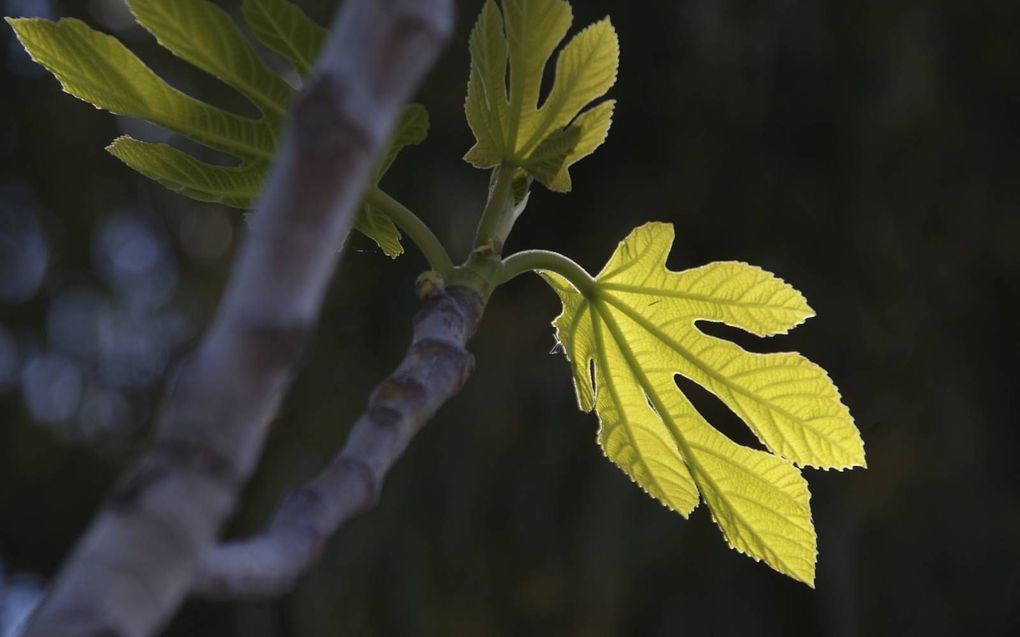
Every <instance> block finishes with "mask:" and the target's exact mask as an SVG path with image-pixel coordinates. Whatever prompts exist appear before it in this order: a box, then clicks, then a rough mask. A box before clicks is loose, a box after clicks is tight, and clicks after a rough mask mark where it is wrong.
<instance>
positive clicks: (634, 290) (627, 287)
mask: <svg viewBox="0 0 1020 637" xmlns="http://www.w3.org/2000/svg"><path fill="white" fill-rule="evenodd" d="M600 285H601V287H602V288H603V289H606V290H616V291H618V292H627V293H630V294H642V295H646V296H668V297H671V298H678V299H688V300H691V301H704V302H706V303H715V304H718V305H733V306H736V307H760V308H765V309H769V310H785V311H788V312H796V311H797V309H796V308H791V307H787V306H785V305H770V304H768V303H755V302H753V301H740V300H737V299H720V298H718V297H713V296H710V295H707V294H696V293H694V292H685V291H683V290H671V289H668V288H666V289H654V290H649V289H647V288H644V287H641V286H639V285H631V284H628V283H613V282H611V281H606V282H604V283H602V284H600Z"/></svg>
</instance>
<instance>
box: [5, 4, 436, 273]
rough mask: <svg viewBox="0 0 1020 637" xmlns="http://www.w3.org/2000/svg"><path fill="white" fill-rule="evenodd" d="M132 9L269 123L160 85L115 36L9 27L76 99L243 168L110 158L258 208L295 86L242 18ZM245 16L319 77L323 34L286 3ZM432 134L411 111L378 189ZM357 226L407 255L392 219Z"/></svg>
mask: <svg viewBox="0 0 1020 637" xmlns="http://www.w3.org/2000/svg"><path fill="white" fill-rule="evenodd" d="M128 5H129V7H130V8H131V11H132V12H133V13H134V15H135V18H136V20H137V21H138V22H139V24H141V25H142V26H144V27H145V28H146V29H147V30H148V31H149V32H151V33H152V34H153V35H154V36H155V37H156V39H157V40H158V41H159V43H160V44H161V45H162V46H164V47H165V48H166V49H168V50H170V51H171V52H172V53H174V54H175V55H177V56H178V57H180V58H181V59H182V60H185V61H187V62H189V63H191V64H192V65H194V66H196V67H197V68H199V69H202V70H203V71H206V72H207V73H209V74H211V75H213V76H214V77H216V78H218V79H220V80H222V81H223V82H224V83H225V84H227V85H228V86H230V87H232V88H233V89H235V90H237V91H238V92H239V93H241V94H242V95H244V96H245V97H247V98H248V99H250V100H251V101H252V102H253V103H254V104H255V105H256V106H257V107H258V108H259V110H260V111H261V112H262V114H263V117H262V118H260V119H251V118H248V117H244V116H241V115H238V114H236V113H231V112H229V111H225V110H223V109H220V108H216V107H214V106H211V105H209V104H206V103H204V102H202V101H199V100H197V99H194V98H192V97H190V96H188V95H185V94H184V93H182V92H180V91H178V90H177V89H175V88H173V87H171V86H170V85H168V84H167V83H166V82H164V81H163V80H162V79H160V78H159V76H157V75H156V74H155V73H154V72H153V71H152V70H150V69H149V68H148V67H147V66H146V65H145V64H144V63H143V62H142V61H141V60H139V59H138V57H137V56H135V55H134V54H133V53H132V52H131V51H129V50H128V49H127V48H126V47H125V46H124V45H123V44H121V43H120V42H119V41H118V40H117V39H116V38H114V37H112V36H109V35H105V34H103V33H99V32H98V31H94V30H93V29H91V28H89V27H88V26H87V25H85V23H83V22H81V21H79V20H74V19H63V20H60V21H59V22H50V21H47V20H40V19H10V18H8V20H7V21H8V22H9V23H10V24H11V26H12V27H13V28H14V31H15V33H16V34H17V37H18V39H19V40H20V41H21V43H22V45H24V47H25V49H26V50H27V51H28V53H29V54H30V55H31V56H32V59H34V60H35V61H36V62H38V63H39V64H41V65H43V66H44V67H46V68H47V69H48V70H49V71H50V72H52V73H53V75H54V76H56V78H57V79H58V80H59V81H60V83H61V85H62V86H63V88H64V90H65V91H67V92H68V93H70V94H72V95H74V96H76V97H78V98H80V99H82V100H85V101H86V102H89V103H91V104H93V105H94V106H96V107H98V108H102V109H105V110H108V111H110V112H112V113H116V114H118V115H124V116H129V117H137V118H139V119H144V120H147V121H149V122H152V123H153V124H157V125H159V126H162V127H164V128H167V129H169V130H171V131H173V132H175V133H178V134H180V135H182V136H184V137H187V138H189V139H191V140H193V141H195V142H198V143H199V144H202V145H204V146H207V147H209V148H211V149H213V150H216V151H220V152H222V153H226V154H227V155H230V156H231V157H233V158H235V159H236V160H237V165H236V166H214V165H212V164H209V163H206V162H203V161H200V160H198V159H196V158H194V157H192V156H190V155H188V154H186V153H184V152H182V151H180V150H178V149H176V148H174V147H172V146H169V145H167V144H152V143H149V142H144V141H140V140H136V139H132V138H129V137H121V138H118V139H117V140H115V141H114V142H113V143H112V144H110V146H108V147H107V150H109V151H110V153H111V154H113V155H114V156H115V157H117V158H118V159H120V160H121V161H123V162H124V163H125V164H127V165H128V166H130V167H131V168H133V169H135V170H137V171H138V172H140V173H142V174H143V175H145V176H147V177H149V178H151V179H153V180H155V181H157V182H159V183H160V184H162V185H163V186H165V187H167V188H169V189H171V190H174V191H176V192H178V193H180V194H182V195H185V196H187V197H191V198H193V199H198V200H200V201H210V202H216V203H222V204H226V205H229V206H234V207H238V208H250V207H252V206H253V205H254V204H255V201H256V199H257V198H258V195H259V192H260V191H261V189H262V185H263V183H264V180H265V177H266V174H267V168H268V162H269V161H270V160H271V158H272V157H273V154H274V152H275V150H276V144H277V141H278V140H277V137H278V132H279V126H280V123H281V121H282V118H283V115H284V114H285V113H286V112H287V108H288V107H289V105H290V101H291V99H293V96H294V92H295V91H294V89H293V88H292V87H291V86H290V85H289V84H287V83H286V82H284V81H283V80H282V79H281V78H279V77H278V76H277V75H275V74H274V73H272V72H271V71H270V70H269V69H268V68H266V66H265V65H264V64H263V63H262V61H261V60H260V59H259V58H258V56H257V55H256V54H255V52H254V50H253V49H252V47H251V45H250V44H249V43H248V41H247V40H246V39H245V38H244V36H243V35H242V33H241V32H240V30H239V29H238V27H237V25H235V24H234V22H233V20H231V18H230V17H229V16H228V15H227V14H226V13H225V12H224V11H223V10H222V9H220V8H219V7H217V6H216V5H215V4H213V3H211V2H209V1H208V0H173V1H172V2H168V1H166V0H128ZM241 9H242V12H243V14H244V17H245V20H246V21H247V22H248V25H249V27H250V28H251V30H252V32H253V33H254V34H255V36H256V37H257V38H258V39H259V40H260V41H261V42H262V43H263V44H265V45H266V46H267V47H268V48H270V49H271V50H273V51H275V52H276V53H278V54H280V55H281V56H283V57H284V58H286V59H287V60H289V61H290V62H291V63H292V64H293V65H294V66H295V68H296V69H297V70H298V71H299V72H300V73H302V74H306V73H308V71H309V70H310V69H311V67H312V63H313V62H314V60H315V56H316V54H317V52H318V50H319V48H320V47H321V45H322V41H323V39H324V35H325V30H324V29H322V28H321V27H319V26H318V25H316V24H315V23H313V22H312V21H311V20H309V19H308V17H307V16H305V14H304V13H302V12H301V10H300V9H299V8H297V7H296V6H295V5H293V4H292V3H290V2H287V1H286V0H245V1H244V2H243V4H242V6H241ZM427 131H428V114H427V113H426V112H425V109H424V108H423V107H422V106H420V105H415V104H412V105H410V106H408V107H407V109H406V110H405V111H404V113H403V116H402V117H401V119H400V120H399V121H398V123H397V126H396V129H395V131H394V134H393V137H392V141H391V144H390V146H389V148H388V149H387V151H386V152H385V153H384V155H383V157H382V158H381V159H380V161H379V163H378V165H377V168H376V171H375V173H374V174H375V179H374V181H373V185H374V184H376V183H378V181H379V179H380V178H381V177H382V175H383V173H385V172H386V170H387V169H388V168H389V166H390V164H391V163H392V162H393V160H394V159H395V158H396V156H397V154H398V153H399V152H400V150H401V149H402V148H404V147H405V146H408V145H410V144H418V143H420V142H421V141H422V140H423V139H424V138H425V135H426V133H427ZM354 227H355V229H356V230H358V231H360V232H362V233H364V234H365V235H367V236H368V237H370V238H371V239H372V240H374V241H375V242H376V243H377V244H378V245H379V247H380V248H382V250H383V251H384V252H385V253H386V254H388V255H390V256H393V257H395V256H397V255H399V254H401V253H402V252H403V248H402V247H401V246H400V232H399V231H398V230H397V228H396V227H395V226H394V225H393V223H392V222H391V221H390V219H389V218H388V217H386V216H385V215H384V214H382V213H381V212H379V211H377V210H371V209H369V208H368V206H364V207H363V209H362V210H361V211H360V213H359V215H358V217H357V218H356V219H355V223H354Z"/></svg>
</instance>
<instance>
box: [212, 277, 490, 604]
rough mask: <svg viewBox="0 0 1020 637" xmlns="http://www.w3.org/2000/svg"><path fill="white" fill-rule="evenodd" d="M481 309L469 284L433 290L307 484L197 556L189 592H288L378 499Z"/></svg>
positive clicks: (458, 372)
mask: <svg viewBox="0 0 1020 637" xmlns="http://www.w3.org/2000/svg"><path fill="white" fill-rule="evenodd" d="M481 313H482V300H481V297H479V295H478V293H477V292H475V291H474V290H471V289H469V288H466V287H451V288H449V289H445V290H444V289H443V288H442V287H441V286H439V287H436V288H432V290H431V293H430V295H429V297H428V298H427V299H426V300H425V305H424V307H423V308H422V310H421V311H420V312H419V313H418V315H417V316H416V317H415V320H414V336H413V338H412V340H411V345H410V347H409V348H408V352H407V355H406V356H405V357H404V360H403V361H401V363H400V365H399V366H398V367H397V369H396V370H395V371H394V372H393V374H391V375H390V376H389V377H388V378H387V379H386V380H384V381H383V382H382V383H381V384H380V385H379V386H378V387H376V389H375V391H374V392H373V393H372V396H371V398H370V399H369V401H368V406H367V407H366V409H365V411H364V413H363V414H362V415H361V416H360V417H359V418H358V420H357V421H356V422H355V424H354V427H353V428H352V430H351V433H350V436H349V437H348V439H347V444H346V445H345V446H344V448H343V450H342V451H341V452H340V453H339V454H337V455H336V457H335V458H334V459H333V461H332V462H331V463H330V464H329V465H328V466H327V467H326V468H325V469H324V470H323V471H322V472H321V473H320V474H319V475H318V476H317V477H316V478H315V479H314V480H313V481H312V482H310V483H308V484H307V485H305V486H303V487H302V488H300V489H299V490H297V491H295V492H293V493H291V494H290V495H289V496H287V497H286V498H285V499H284V500H283V502H282V503H281V505H280V508H279V509H278V510H277V512H276V515H275V516H274V518H273V521H272V523H271V524H270V525H269V527H268V528H267V530H266V531H265V532H264V533H263V534H261V535H259V536H256V537H254V538H251V539H247V540H241V541H235V542H227V543H224V544H222V545H219V546H216V547H213V548H212V549H211V550H210V551H209V552H207V553H206V554H205V556H203V559H202V563H201V565H200V567H199V569H198V571H197V573H196V580H195V592H196V593H199V594H201V595H204V596H207V597H214V598H230V599H233V598H238V597H265V596H270V595H278V594H281V593H284V592H286V591H288V590H289V589H290V588H291V587H292V586H293V585H294V582H295V581H296V580H297V578H298V577H299V576H300V575H301V574H302V573H303V572H304V571H305V570H306V569H308V568H309V567H310V566H311V565H312V564H314V563H315V562H316V560H317V559H318V556H319V553H320V552H321V549H322V547H323V545H324V544H325V543H326V541H327V540H328V539H329V537H330V536H331V535H332V534H333V533H334V532H335V531H336V530H337V529H338V528H339V527H340V526H341V525H343V524H344V523H345V522H346V521H347V520H349V519H350V518H351V517H352V516H354V515H356V514H357V513H359V512H361V511H363V510H364V509H366V508H368V507H371V506H373V505H374V504H375V502H376V499H377V498H378V496H379V493H380V492H381V490H382V484H383V480H384V479H385V477H386V474H387V472H388V471H389V469H390V467H392V466H393V464H394V463H395V462H396V460H397V459H398V458H399V457H400V456H401V454H402V453H403V452H404V449H406V448H407V445H408V443H410V441H411V439H412V438H413V437H414V436H415V434H417V433H418V431H419V430H421V428H422V427H423V426H424V425H425V423H426V422H428V421H429V419H431V418H432V416H433V415H434V414H435V412H436V411H437V410H438V409H439V407H440V406H442V404H443V403H445V402H446V401H447V400H449V399H450V398H451V397H452V396H453V395H454V394H456V393H457V391H459V390H460V388H461V386H462V385H463V384H464V381H465V380H466V379H467V377H468V375H469V374H470V373H471V370H472V368H473V365H474V359H473V358H472V356H471V354H469V353H468V352H467V350H466V349H465V347H464V346H465V344H466V342H467V340H468V338H470V336H471V335H472V334H473V333H474V331H475V328H476V326H477V324H478V320H479V318H480V317H481Z"/></svg>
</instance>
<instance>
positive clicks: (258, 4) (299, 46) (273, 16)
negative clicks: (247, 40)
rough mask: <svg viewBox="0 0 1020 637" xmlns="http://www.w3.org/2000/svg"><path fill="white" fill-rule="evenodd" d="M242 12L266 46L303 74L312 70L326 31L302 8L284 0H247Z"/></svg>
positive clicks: (244, 2)
mask: <svg viewBox="0 0 1020 637" xmlns="http://www.w3.org/2000/svg"><path fill="white" fill-rule="evenodd" d="M241 13H242V14H243V15H244V21H245V22H247V23H248V27H249V28H250V29H251V32H252V34H254V35H255V37H256V38H258V40H259V42H261V43H262V44H264V45H265V46H266V48H268V49H269V50H271V51H273V52H274V53H276V54H277V55H279V56H280V57H282V58H284V59H286V60H288V61H289V62H290V63H291V64H293V65H294V68H295V70H297V72H298V73H300V74H301V76H302V77H304V76H307V75H308V73H309V72H311V70H312V64H314V63H315V58H316V57H317V56H318V55H319V49H321V48H322V43H323V42H324V41H325V40H326V30H325V29H323V28H322V27H320V26H319V25H318V24H316V23H315V22H312V20H311V19H309V17H308V16H306V15H305V14H304V12H303V11H301V9H300V8H299V7H297V6H296V5H294V4H292V3H290V2H285V1H284V0H244V1H243V2H242V3H241Z"/></svg>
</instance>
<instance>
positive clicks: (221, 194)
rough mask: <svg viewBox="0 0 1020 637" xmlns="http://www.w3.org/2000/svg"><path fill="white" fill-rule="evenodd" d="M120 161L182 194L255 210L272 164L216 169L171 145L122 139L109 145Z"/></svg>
mask: <svg viewBox="0 0 1020 637" xmlns="http://www.w3.org/2000/svg"><path fill="white" fill-rule="evenodd" d="M106 150H108V151H110V154H112V155H113V156H114V157H116V158H117V159H119V160H121V161H122V162H124V163H125V164H127V165H128V166H130V167H131V168H134V169H135V170H137V171H138V172H140V173H142V174H143V175H145V176H146V177H149V178H150V179H154V180H156V181H158V182H159V183H160V184H162V185H163V186H165V187H166V188H169V189H170V190H173V191H175V192H179V193H180V194H182V195H184V196H186V197H190V198H192V199H197V200H199V201H209V202H212V203H222V204H225V205H228V206H233V207H234V208H251V207H253V205H254V203H255V200H256V199H257V198H258V195H259V191H260V190H261V189H262V183H263V181H264V180H265V177H266V170H267V168H268V164H267V163H265V162H251V163H248V164H246V165H244V166H243V167H240V168H230V167H226V166H213V165H212V164H207V163H205V162H202V161H199V160H197V159H195V158H194V157H192V156H191V155H188V154H187V153H183V152H181V151H179V150H177V149H176V148H174V147H173V146H169V145H167V144H151V143H149V142H143V141H139V140H137V139H133V138H131V137H127V136H122V137H118V138H117V139H115V140H114V141H113V143H112V144H110V145H109V146H107V148H106Z"/></svg>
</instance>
